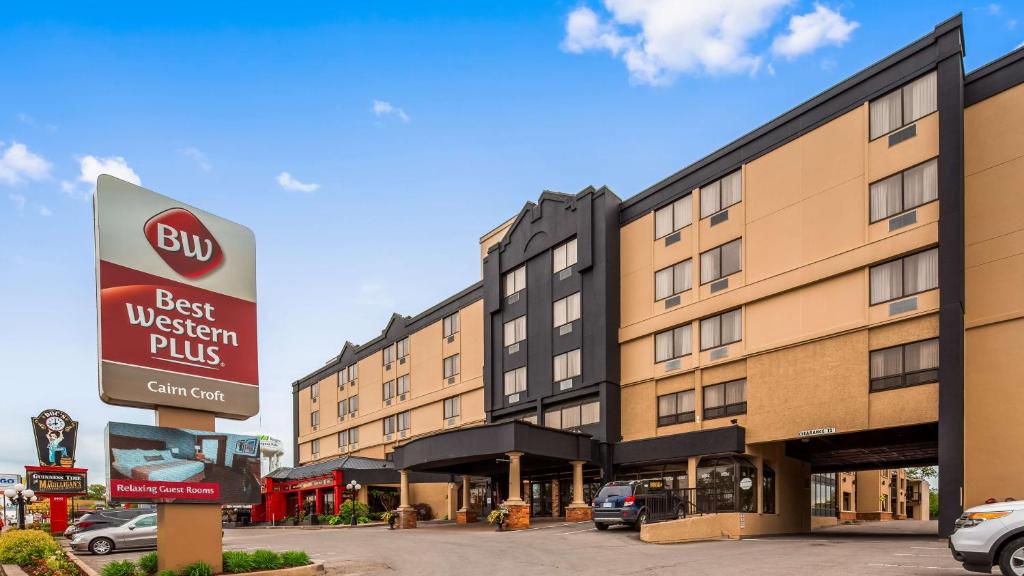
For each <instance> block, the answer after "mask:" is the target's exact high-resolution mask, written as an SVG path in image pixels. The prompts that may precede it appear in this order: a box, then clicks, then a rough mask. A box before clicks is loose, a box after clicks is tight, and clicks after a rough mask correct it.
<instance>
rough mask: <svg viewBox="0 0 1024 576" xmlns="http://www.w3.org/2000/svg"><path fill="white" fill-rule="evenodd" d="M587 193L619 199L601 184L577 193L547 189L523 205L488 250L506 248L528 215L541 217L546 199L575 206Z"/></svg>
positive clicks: (534, 217) (535, 217)
mask: <svg viewBox="0 0 1024 576" xmlns="http://www.w3.org/2000/svg"><path fill="white" fill-rule="evenodd" d="M587 194H593V195H594V196H595V197H597V196H601V195H602V194H611V195H612V196H613V197H614V198H616V199H618V196H616V195H615V192H612V190H611V188H608V187H607V186H601V187H600V188H594V187H593V186H587V187H586V188H584V189H583V190H580V191H579V192H577V193H576V194H566V193H565V192H553V191H551V190H545V191H543V192H541V194H540V198H538V199H537V201H536V202H533V201H527V202H526V204H524V205H523V208H522V209H521V210H520V211H519V213H518V214H516V217H515V218H514V219H513V221H512V224H511V225H510V226H509V227H508V231H507V232H505V236H503V237H502V239H501V241H500V242H495V243H494V245H493V246H491V247H490V248H488V249H487V252H488V253H490V252H493V251H495V250H504V249H505V248H506V247H507V246H508V244H509V242H510V241H511V238H512V233H513V232H515V229H516V228H517V227H518V226H519V223H520V222H522V221H523V219H524V218H526V217H527V216H530V217H531V218H533V219H534V220H536V219H537V218H540V216H541V213H540V205H541V204H542V203H544V202H545V201H553V202H559V203H561V204H567V205H568V206H567V207H571V206H574V205H575V204H576V203H577V202H579V200H580V198H582V197H584V196H586V195H587Z"/></svg>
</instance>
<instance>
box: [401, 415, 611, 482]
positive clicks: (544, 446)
mask: <svg viewBox="0 0 1024 576" xmlns="http://www.w3.org/2000/svg"><path fill="white" fill-rule="evenodd" d="M595 444H596V441H594V440H593V439H592V438H591V437H590V435H589V434H582V433H579V432H570V431H568V430H556V429H553V428H545V427H542V426H536V425H534V424H529V423H526V422H519V421H514V422H502V423H500V424H487V425H485V426H475V427H471V428H460V429H456V430H449V431H447V432H441V433H438V434H433V435H430V436H424V437H422V438H417V439H415V440H412V441H411V442H409V443H407V444H403V445H402V446H399V447H397V448H395V456H394V461H395V467H396V468H398V469H401V470H410V471H413V472H445V473H449V474H467V475H471V476H501V475H505V474H507V473H508V470H509V464H508V457H507V456H506V454H508V453H509V452H520V453H522V454H523V456H522V469H523V471H524V472H531V473H539V472H543V471H545V470H548V469H550V470H564V469H565V465H566V463H567V462H572V461H583V462H587V463H590V464H597V459H598V449H597V447H596V446H595Z"/></svg>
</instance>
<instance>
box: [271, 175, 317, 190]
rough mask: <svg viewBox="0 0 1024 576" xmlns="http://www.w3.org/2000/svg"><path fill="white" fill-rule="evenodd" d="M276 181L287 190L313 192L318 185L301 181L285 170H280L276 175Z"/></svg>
mask: <svg viewBox="0 0 1024 576" xmlns="http://www.w3.org/2000/svg"><path fill="white" fill-rule="evenodd" d="M277 183H278V184H279V185H280V186H281V188H284V189H285V190H288V191H289V192H315V191H316V190H317V189H318V188H320V185H319V184H317V183H315V182H310V183H308V184H307V183H305V182H301V181H299V180H298V179H296V178H295V177H293V176H292V175H291V174H289V173H287V172H281V173H280V174H278V175H277Z"/></svg>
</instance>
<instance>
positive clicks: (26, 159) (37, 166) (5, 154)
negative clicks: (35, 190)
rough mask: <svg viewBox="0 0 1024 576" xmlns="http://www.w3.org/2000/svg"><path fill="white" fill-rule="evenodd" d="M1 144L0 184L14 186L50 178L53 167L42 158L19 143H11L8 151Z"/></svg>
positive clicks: (0, 143)
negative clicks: (28, 181) (27, 181)
mask: <svg viewBox="0 0 1024 576" xmlns="http://www.w3.org/2000/svg"><path fill="white" fill-rule="evenodd" d="M3 146H4V143H3V142H0V151H2V154H0V184H7V185H9V186H14V185H17V184H22V183H24V182H25V181H26V180H36V181H38V180H44V179H46V178H49V177H50V169H51V168H52V165H51V164H50V163H49V162H48V161H47V160H46V159H45V158H43V157H42V156H40V155H38V154H36V153H34V152H32V151H31V150H29V149H28V147H27V146H25V145H24V144H21V143H19V142H11V145H10V146H8V147H7V149H4V148H3Z"/></svg>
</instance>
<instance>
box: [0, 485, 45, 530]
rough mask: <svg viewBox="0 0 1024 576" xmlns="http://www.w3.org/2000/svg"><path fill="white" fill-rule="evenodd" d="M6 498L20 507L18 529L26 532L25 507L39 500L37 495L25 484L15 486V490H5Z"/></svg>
mask: <svg viewBox="0 0 1024 576" xmlns="http://www.w3.org/2000/svg"><path fill="white" fill-rule="evenodd" d="M4 496H6V497H7V499H8V500H10V501H11V502H14V504H15V505H16V506H17V507H18V528H20V529H22V530H24V529H25V505H26V504H31V503H33V502H35V501H36V500H38V498H36V493H35V492H34V491H33V490H31V489H28V488H25V485H24V484H15V485H14V487H13V488H8V489H7V490H4Z"/></svg>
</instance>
